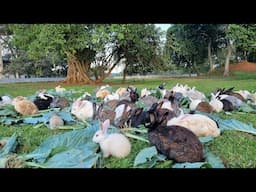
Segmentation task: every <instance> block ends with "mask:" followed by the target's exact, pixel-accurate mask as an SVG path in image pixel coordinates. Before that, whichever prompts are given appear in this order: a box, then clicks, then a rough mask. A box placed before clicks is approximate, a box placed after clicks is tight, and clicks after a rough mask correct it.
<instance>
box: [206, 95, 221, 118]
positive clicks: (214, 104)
mask: <svg viewBox="0 0 256 192" xmlns="http://www.w3.org/2000/svg"><path fill="white" fill-rule="evenodd" d="M218 94H219V92H218V93H217V94H216V95H214V94H213V93H211V101H210V102H209V104H210V105H211V106H212V108H213V111H214V112H217V113H219V112H221V111H222V110H223V103H222V102H221V101H220V100H219V99H217V96H218Z"/></svg>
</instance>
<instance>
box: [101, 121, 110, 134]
mask: <svg viewBox="0 0 256 192" xmlns="http://www.w3.org/2000/svg"><path fill="white" fill-rule="evenodd" d="M101 126H102V127H101V129H102V131H103V133H107V130H108V128H109V126H110V120H109V119H107V120H105V121H104V122H103V123H102V124H101Z"/></svg>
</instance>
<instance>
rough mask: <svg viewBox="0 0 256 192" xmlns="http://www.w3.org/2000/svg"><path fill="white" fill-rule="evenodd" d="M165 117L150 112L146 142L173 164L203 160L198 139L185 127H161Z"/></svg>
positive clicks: (201, 148)
mask: <svg viewBox="0 0 256 192" xmlns="http://www.w3.org/2000/svg"><path fill="white" fill-rule="evenodd" d="M166 117H167V115H163V116H162V117H161V118H159V117H158V116H157V115H156V113H155V112H150V114H149V118H150V124H149V125H147V126H146V127H147V128H148V140H149V142H150V143H151V145H154V146H155V147H156V148H157V150H158V151H159V152H160V153H162V154H164V155H166V156H167V158H168V159H170V160H173V161H175V162H180V163H182V162H200V161H203V160H204V156H203V145H202V143H201V142H200V140H199V139H198V137H197V136H196V135H195V134H194V133H193V132H192V131H190V130H188V129H187V128H185V127H182V126H178V125H171V126H163V125H161V124H162V121H166V119H165V118H166Z"/></svg>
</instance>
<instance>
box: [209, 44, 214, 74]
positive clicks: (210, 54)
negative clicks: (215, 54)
mask: <svg viewBox="0 0 256 192" xmlns="http://www.w3.org/2000/svg"><path fill="white" fill-rule="evenodd" d="M211 48H212V41H211V40H210V41H209V43H208V60H209V64H210V70H209V72H212V71H214V68H213V62H212V52H211Z"/></svg>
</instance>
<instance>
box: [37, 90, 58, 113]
mask: <svg viewBox="0 0 256 192" xmlns="http://www.w3.org/2000/svg"><path fill="white" fill-rule="evenodd" d="M53 98H54V97H53V96H52V95H49V94H44V93H39V95H38V96H37V97H36V99H35V100H34V101H33V102H34V104H35V105H36V106H37V108H38V110H45V109H48V108H49V107H50V104H51V102H52V101H53Z"/></svg>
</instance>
